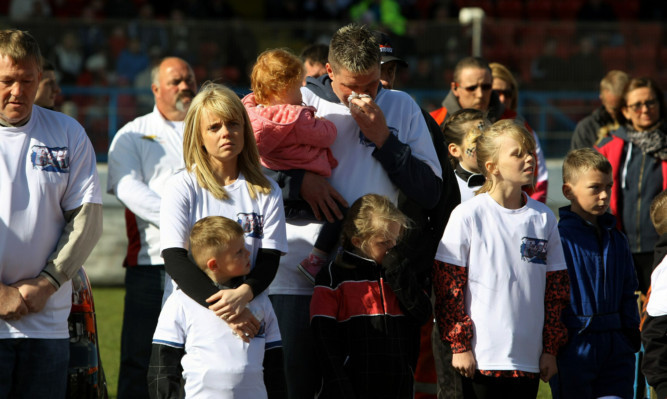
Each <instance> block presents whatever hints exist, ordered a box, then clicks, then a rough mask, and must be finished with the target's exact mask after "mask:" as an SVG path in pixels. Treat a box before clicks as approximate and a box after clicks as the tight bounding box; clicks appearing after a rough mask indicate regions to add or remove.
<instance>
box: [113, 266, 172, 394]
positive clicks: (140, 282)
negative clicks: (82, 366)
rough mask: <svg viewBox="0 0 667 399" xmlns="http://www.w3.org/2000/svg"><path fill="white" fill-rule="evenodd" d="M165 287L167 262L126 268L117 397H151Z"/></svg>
mask: <svg viewBox="0 0 667 399" xmlns="http://www.w3.org/2000/svg"><path fill="white" fill-rule="evenodd" d="M163 290H164V266H132V267H128V268H127V269H126V270H125V311H124V313H123V328H122V332H121V337H120V371H119V374H118V399H129V398H147V397H148V382H147V374H148V362H149V360H150V357H151V346H152V343H153V334H154V333H155V327H156V326H157V320H158V317H159V316H160V309H161V307H162V292H163Z"/></svg>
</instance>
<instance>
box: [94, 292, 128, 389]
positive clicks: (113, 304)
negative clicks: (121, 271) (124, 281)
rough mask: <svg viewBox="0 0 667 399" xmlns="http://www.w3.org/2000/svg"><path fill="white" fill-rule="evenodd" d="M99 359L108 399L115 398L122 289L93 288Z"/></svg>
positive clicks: (121, 321) (123, 294)
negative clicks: (105, 379)
mask: <svg viewBox="0 0 667 399" xmlns="http://www.w3.org/2000/svg"><path fill="white" fill-rule="evenodd" d="M93 297H94V300H95V315H96V318H97V330H98V338H99V343H100V357H101V358H102V366H103V367H104V373H105V375H106V378H107V388H108V390H109V398H111V399H114V398H116V396H117V392H116V391H117V388H118V368H119V366H120V329H121V327H122V324H123V299H124V297H125V289H124V288H108V287H93Z"/></svg>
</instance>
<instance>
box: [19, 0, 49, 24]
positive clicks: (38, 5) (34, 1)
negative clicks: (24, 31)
mask: <svg viewBox="0 0 667 399" xmlns="http://www.w3.org/2000/svg"><path fill="white" fill-rule="evenodd" d="M50 15H51V6H50V5H49V1H48V0H11V1H10V3H9V18H10V19H11V20H12V21H15V22H18V21H27V20H30V19H35V18H44V17H49V16H50Z"/></svg>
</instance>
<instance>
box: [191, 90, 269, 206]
mask: <svg viewBox="0 0 667 399" xmlns="http://www.w3.org/2000/svg"><path fill="white" fill-rule="evenodd" d="M204 110H208V111H210V112H212V113H214V114H215V115H217V116H219V117H220V118H221V119H222V120H223V121H224V122H229V121H237V122H239V123H240V124H241V126H243V149H242V150H241V153H240V154H239V155H238V158H237V163H238V170H239V172H240V173H242V174H243V176H244V177H245V180H246V183H247V185H248V191H249V192H250V197H251V198H253V199H254V198H256V197H257V193H264V194H268V193H270V192H271V183H270V182H269V179H267V178H266V176H264V174H263V173H262V167H261V165H260V163H259V151H258V150H257V142H256V141H255V134H254V132H253V130H252V125H251V124H250V118H249V117H248V113H247V112H246V109H245V107H244V106H243V104H242V103H241V100H240V99H239V96H238V95H237V94H236V93H234V92H233V91H231V90H230V89H228V88H227V87H225V86H223V85H221V84H216V83H211V82H207V83H204V85H203V86H202V88H201V89H200V90H199V93H198V94H197V95H196V96H195V98H194V99H192V104H190V108H189V109H188V113H187V114H186V115H185V126H184V129H183V157H184V158H185V167H186V168H187V169H188V170H189V171H190V172H193V173H194V174H195V175H196V176H197V183H198V184H199V186H200V187H201V188H203V189H206V190H208V191H210V192H211V194H212V195H213V196H214V197H215V198H217V199H221V200H226V199H228V198H229V195H228V194H227V191H225V188H224V187H223V186H222V185H221V184H220V183H219V182H218V179H217V177H216V176H215V173H214V172H213V168H212V167H211V160H210V155H209V154H208V152H207V151H206V148H204V141H203V138H202V122H201V119H202V117H203V115H204Z"/></svg>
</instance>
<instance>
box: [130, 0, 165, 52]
mask: <svg viewBox="0 0 667 399" xmlns="http://www.w3.org/2000/svg"><path fill="white" fill-rule="evenodd" d="M125 18H127V16H125ZM127 35H128V36H129V37H130V38H131V39H137V40H139V43H140V47H141V52H143V53H148V49H150V48H151V47H152V46H159V47H160V48H163V49H167V48H169V34H167V31H166V30H165V28H164V26H162V22H161V21H159V20H156V19H155V15H154V10H153V5H152V4H151V3H144V4H143V5H141V7H140V8H139V14H138V18H136V19H134V20H133V21H132V22H130V24H129V25H128V26H127Z"/></svg>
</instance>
